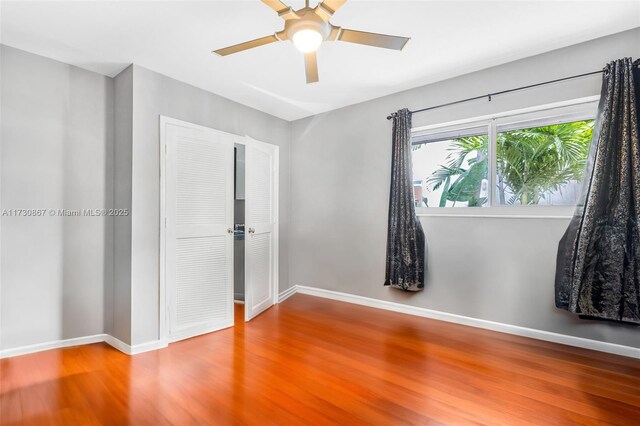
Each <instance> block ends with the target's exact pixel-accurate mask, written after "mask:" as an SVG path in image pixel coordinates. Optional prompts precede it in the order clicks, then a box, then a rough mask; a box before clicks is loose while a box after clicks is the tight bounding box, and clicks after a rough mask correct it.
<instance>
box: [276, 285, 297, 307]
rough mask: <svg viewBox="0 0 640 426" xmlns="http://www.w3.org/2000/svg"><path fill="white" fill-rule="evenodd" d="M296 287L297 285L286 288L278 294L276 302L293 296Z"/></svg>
mask: <svg viewBox="0 0 640 426" xmlns="http://www.w3.org/2000/svg"><path fill="white" fill-rule="evenodd" d="M297 287H298V286H295V285H294V286H293V287H289V288H288V289H286V290H285V291H283V292H282V293H280V294H279V295H278V303H280V302H283V301H285V300H287V299H288V298H289V297H291V296H293V295H294V294H295V293H296V290H297Z"/></svg>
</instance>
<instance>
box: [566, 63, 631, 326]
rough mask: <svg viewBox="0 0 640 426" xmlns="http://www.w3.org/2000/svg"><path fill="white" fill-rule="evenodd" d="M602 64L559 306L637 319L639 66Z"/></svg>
mask: <svg viewBox="0 0 640 426" xmlns="http://www.w3.org/2000/svg"><path fill="white" fill-rule="evenodd" d="M635 65H636V64H633V63H632V61H631V59H629V58H625V59H620V60H617V61H613V62H611V63H610V64H608V65H607V67H606V68H605V72H604V77H603V82H602V93H601V98H600V105H599V106H598V115H597V117H596V124H595V128H594V133H593V140H592V142H591V150H590V153H589V158H588V162H587V169H586V173H585V179H584V183H583V188H582V193H581V196H580V200H579V202H578V206H577V207H576V211H575V213H574V216H573V219H572V220H571V223H570V224H569V228H568V229H567V231H566V233H565V234H564V236H563V237H562V240H560V244H559V247H558V259H557V264H556V306H557V307H558V308H561V309H566V310H568V311H569V312H573V313H575V314H578V315H580V316H582V317H585V318H593V319H606V320H613V321H622V322H630V323H638V324H640V232H639V229H638V225H639V219H640V216H639V215H640V153H639V150H640V146H639V145H640V141H639V140H638V127H639V123H638V102H639V100H640V99H638V96H639V95H640V89H639V87H638V82H639V81H640V73H639V72H638V69H637V67H636V66H635Z"/></svg>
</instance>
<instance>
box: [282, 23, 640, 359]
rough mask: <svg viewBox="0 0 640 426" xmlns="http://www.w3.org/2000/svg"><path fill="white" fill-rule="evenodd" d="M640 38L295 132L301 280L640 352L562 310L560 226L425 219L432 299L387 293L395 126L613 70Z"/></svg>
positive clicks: (610, 328)
mask: <svg viewBox="0 0 640 426" xmlns="http://www.w3.org/2000/svg"><path fill="white" fill-rule="evenodd" d="M639 41H640V29H635V30H632V31H628V32H624V33H620V34H616V35H613V36H609V37H606V38H602V39H597V40H594V41H590V42H587V43H584V44H580V45H576V46H572V47H568V48H565V49H561V50H557V51H553V52H550V53H546V54H542V55H539V56H535V57H531V58H527V59H524V60H520V61H516V62H512V63H509V64H505V65H502V66H498V67H494V68H490V69H486V70H483V71H479V72H476V73H472V74H468V75H465V76H461V77H458V78H455V79H451V80H447V81H443V82H440V83H436V84H432V85H428V86H424V87H421V88H417V89H413V90H409V91H406V92H401V93H398V94H394V95H391V96H388V97H384V98H380V99H376V100H373V101H370V102H366V103H362V104H358V105H354V106H350V107H346V108H343V109H340V110H336V111H332V112H328V113H325V114H322V115H318V116H315V117H311V118H307V119H303V120H299V121H296V122H294V123H293V127H292V150H291V183H292V185H291V206H292V211H291V217H292V218H293V220H292V222H291V229H290V241H289V243H290V282H291V283H292V284H298V285H308V286H314V287H319V288H325V289H329V290H336V291H342V292H346V293H352V294H357V295H361V296H367V297H373V298H377V299H382V300H389V301H394V302H400V303H406V304H408V305H414V306H420V307H425V308H430V309H435V310H439V311H444V312H450V313H454V314H459V315H465V316H470V317H475V318H481V319H486V320H492V321H499V322H503V323H507V324H514V325H519V326H524V327H531V328H535V329H540V330H547V331H551V332H557V333H563V334H568V335H573V336H580V337H586V338H591V339H596V340H603V341H608V342H613V343H619V344H624V345H629V346H635V347H640V335H639V334H638V330H637V329H634V328H630V327H625V326H617V325H610V324H603V323H594V322H589V321H582V320H579V319H577V318H575V317H574V316H572V315H570V314H568V313H566V312H563V311H559V310H557V309H555V307H554V299H553V277H554V270H555V253H556V248H557V243H558V240H559V239H560V237H561V236H562V233H563V232H564V230H565V229H566V226H567V224H568V219H567V220H558V219H505V218H502V219H493V218H462V217H458V218H451V217H423V218H422V219H421V220H422V223H423V226H424V228H425V232H426V235H427V241H428V250H429V255H428V257H429V277H428V282H427V285H426V289H425V291H423V292H420V293H416V294H406V293H402V292H400V291H398V290H395V289H390V288H386V287H383V286H382V284H383V281H384V273H385V269H384V268H385V247H386V229H387V222H386V221H387V208H388V196H389V194H388V191H389V179H390V153H391V122H389V121H387V120H386V119H385V118H386V116H387V115H388V114H389V113H390V112H392V111H395V110H398V109H400V108H404V107H408V108H410V109H419V108H421V107H426V106H429V105H436V104H439V103H444V102H450V101H453V100H457V99H463V98H467V97H471V96H476V95H483V94H485V93H488V92H493V91H499V90H504V89H508V88H512V87H518V86H522V85H526V84H531V83H534V82H539V81H544V80H548V79H555V78H560V77H564V76H568V75H574V74H579V73H584V72H588V71H593V70H599V69H601V68H602V67H603V66H604V65H605V64H606V63H607V62H608V61H610V60H612V59H617V58H620V57H623V56H633V57H636V58H637V57H639V56H640V43H639ZM600 80H601V78H600V77H598V76H596V77H592V78H583V79H579V80H574V81H570V82H566V83H563V84H556V85H552V86H545V87H541V88H537V89H531V90H526V91H522V92H517V93H512V94H509V95H504V96H499V97H495V98H494V100H493V101H492V102H487V101H485V100H483V101H477V102H472V103H466V104H462V105H458V106H454V107H449V108H443V109H440V110H437V111H433V112H431V113H424V114H417V115H415V117H414V126H416V127H417V126H423V125H427V124H433V123H441V122H449V121H453V120H458V119H463V118H470V117H477V116H482V115H486V114H491V113H495V112H500V111H510V110H515V109H518V108H524V107H528V106H536V105H542V104H548V103H552V102H558V101H565V100H570V99H576V98H580V97H585V96H591V95H597V94H599V91H600Z"/></svg>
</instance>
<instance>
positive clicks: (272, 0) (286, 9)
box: [262, 0, 300, 21]
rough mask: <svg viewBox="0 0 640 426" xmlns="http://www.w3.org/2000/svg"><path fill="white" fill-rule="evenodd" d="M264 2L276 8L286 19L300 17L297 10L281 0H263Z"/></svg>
mask: <svg viewBox="0 0 640 426" xmlns="http://www.w3.org/2000/svg"><path fill="white" fill-rule="evenodd" d="M262 3H264V4H266V5H267V6H269V7H270V8H271V9H273V10H275V11H276V12H277V13H278V15H279V16H280V17H281V18H282V19H284V20H285V21H288V20H289V19H300V17H299V16H298V14H297V13H296V12H295V10H293V9H292V8H291V7H290V6H287V5H286V4H284V3H282V2H281V1H280V0H262Z"/></svg>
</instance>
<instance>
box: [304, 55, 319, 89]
mask: <svg viewBox="0 0 640 426" xmlns="http://www.w3.org/2000/svg"><path fill="white" fill-rule="evenodd" d="M304 70H305V73H306V74H307V84H309V83H316V82H317V81H318V58H317V56H316V52H309V53H305V54H304Z"/></svg>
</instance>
